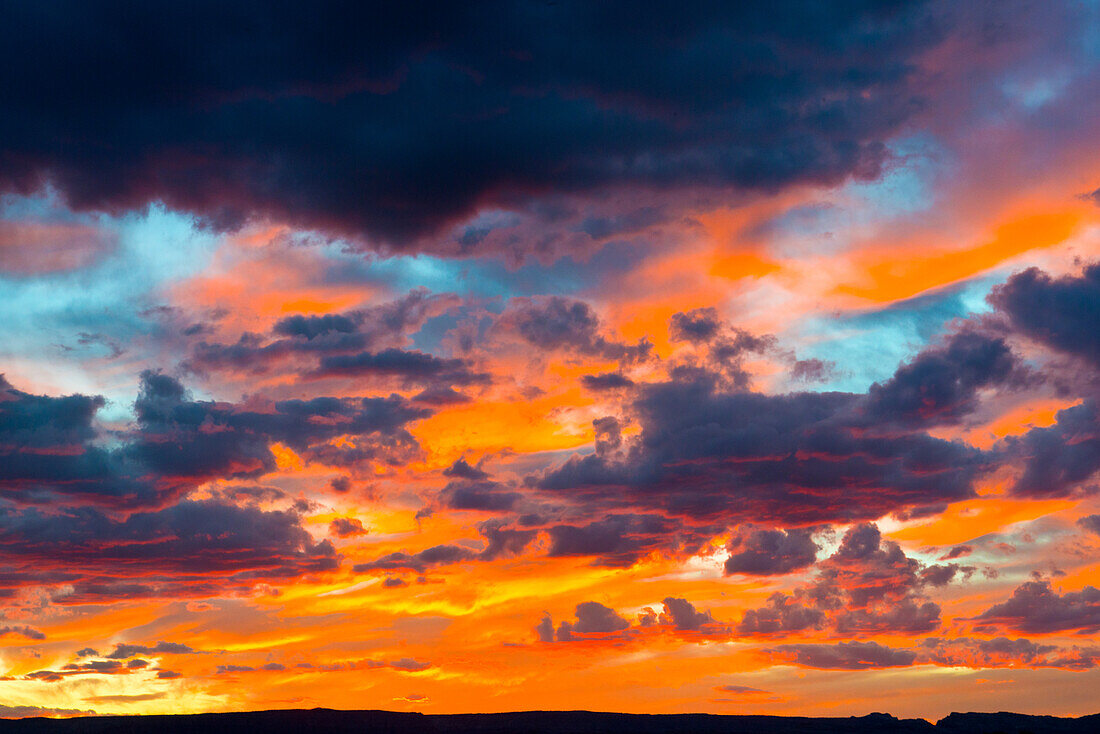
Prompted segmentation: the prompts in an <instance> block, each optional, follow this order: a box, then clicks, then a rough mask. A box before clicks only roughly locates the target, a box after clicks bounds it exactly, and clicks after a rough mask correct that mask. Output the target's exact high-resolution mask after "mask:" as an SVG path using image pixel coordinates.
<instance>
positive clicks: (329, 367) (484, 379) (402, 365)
mask: <svg viewBox="0 0 1100 734" xmlns="http://www.w3.org/2000/svg"><path fill="white" fill-rule="evenodd" d="M311 376H313V377H394V378H397V379H399V380H401V382H402V383H403V384H404V385H407V386H408V385H423V384H434V385H437V386H450V385H457V386H460V387H465V386H468V385H479V384H480V385H483V384H487V383H488V382H489V376H488V375H487V374H484V373H476V372H471V371H470V370H469V368H468V367H467V365H466V362H465V361H463V360H461V359H443V358H440V357H436V356H434V355H431V354H427V353H425V352H419V351H406V350H403V349H386V350H384V351H381V352H359V353H357V354H335V355H330V356H325V357H321V360H320V364H319V365H318V367H317V369H316V370H314V371H313V372H312V373H311Z"/></svg>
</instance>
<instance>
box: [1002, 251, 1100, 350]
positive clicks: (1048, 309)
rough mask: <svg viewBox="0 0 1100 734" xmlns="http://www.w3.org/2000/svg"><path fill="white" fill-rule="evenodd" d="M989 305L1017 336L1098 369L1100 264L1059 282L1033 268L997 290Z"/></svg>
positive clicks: (1010, 279) (1088, 267)
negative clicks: (1006, 321)
mask: <svg viewBox="0 0 1100 734" xmlns="http://www.w3.org/2000/svg"><path fill="white" fill-rule="evenodd" d="M989 301H990V303H992V304H993V305H994V306H996V307H997V308H998V309H999V310H1000V311H1002V312H1003V313H1004V314H1006V315H1007V316H1008V317H1009V319H1010V320H1011V323H1012V326H1013V327H1014V328H1015V329H1016V330H1017V331H1019V332H1021V333H1023V334H1025V335H1027V336H1028V337H1030V338H1032V339H1034V340H1035V341H1038V342H1041V343H1043V344H1045V345H1047V346H1049V347H1053V348H1054V349H1057V350H1059V351H1062V352H1065V353H1067V354H1073V355H1076V356H1078V357H1082V358H1084V359H1087V360H1089V361H1090V362H1091V363H1092V364H1093V365H1094V366H1096V367H1100V329H1097V328H1096V325H1097V324H1098V323H1100V263H1093V264H1090V265H1088V266H1087V267H1086V268H1085V269H1084V270H1083V272H1082V273H1081V275H1080V276H1073V275H1066V276H1062V277H1060V278H1052V277H1051V276H1050V275H1048V274H1047V273H1044V272H1043V271H1042V270H1039V269H1038V268H1029V269H1028V270H1025V271H1024V272H1022V273H1018V274H1016V275H1014V276H1012V277H1011V278H1009V280H1008V282H1007V283H1005V284H1004V285H1002V286H999V287H997V288H994V289H993V292H992V293H991V294H990V296H989Z"/></svg>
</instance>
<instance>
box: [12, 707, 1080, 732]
mask: <svg viewBox="0 0 1100 734" xmlns="http://www.w3.org/2000/svg"><path fill="white" fill-rule="evenodd" d="M1095 731H1100V714H1094V715H1091V716H1083V717H1079V718H1060V717H1055V716H1029V715H1026V714H1013V713H1006V712H1000V713H953V714H951V715H950V716H947V717H946V718H944V719H941V720H940V721H938V722H937V723H936V724H930V723H929V722H927V721H925V720H924V719H898V718H895V717H893V716H890V715H889V714H879V713H876V714H869V715H867V716H852V717H846V718H839V717H838V718H814V717H801V716H726V715H713V714H613V713H599V712H591V711H524V712H517V713H503V714H431V715H429V714H419V713H402V712H395V711H335V710H332V709H311V710H284V711H254V712H241V713H224V714H181V715H173V716H93V717H85V718H72V719H45V718H28V719H13V720H2V721H0V734H115V733H118V734H241V733H251V732H257V733H258V734H513V733H514V734H834V733H836V734H879V733H880V732H881V733H886V732H891V733H898V734H907V733H910V732H911V733H912V734H1076V733H1077V732H1080V733H1082V734H1084V733H1085V732H1095Z"/></svg>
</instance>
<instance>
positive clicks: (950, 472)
mask: <svg viewBox="0 0 1100 734" xmlns="http://www.w3.org/2000/svg"><path fill="white" fill-rule="evenodd" d="M637 394H638V397H637V399H636V400H635V401H634V403H633V405H632V412H633V416H634V418H635V419H636V420H637V422H638V423H639V424H640V425H641V428H642V430H641V435H640V436H639V437H638V438H636V439H632V440H631V441H630V443H629V444H628V445H626V446H625V447H624V450H623V451H622V452H615V453H611V452H604V453H602V454H600V453H597V454H587V455H581V454H578V455H575V456H573V457H572V458H570V459H569V460H568V461H566V462H565V463H564V464H562V465H560V466H559V467H557V468H555V469H553V470H551V471H549V472H547V473H546V474H544V475H542V476H541V477H538V478H537V479H536V480H535V482H536V485H537V486H538V487H540V488H541V489H543V490H545V491H546V492H548V493H550V494H552V495H555V496H560V497H563V498H564V497H571V498H576V499H583V500H584V501H587V502H590V503H593V506H594V507H602V508H607V509H615V508H618V507H643V508H652V509H660V510H663V511H664V512H669V513H673V514H675V515H680V516H685V517H689V518H694V519H696V520H715V519H723V520H725V521H726V522H737V521H738V520H751V521H754V522H759V523H763V524H777V525H788V526H789V525H807V524H816V523H822V522H829V521H837V522H851V521H853V520H859V519H871V518H877V517H880V516H882V515H884V514H887V513H890V512H897V511H900V510H903V509H905V508H921V507H936V506H941V505H943V504H945V503H947V502H952V501H956V500H960V499H965V498H968V497H971V496H973V483H974V481H975V479H976V478H977V477H979V476H981V475H982V474H983V473H984V472H986V471H988V470H989V469H990V468H991V466H992V465H993V457H991V456H989V455H986V454H984V453H983V452H982V451H979V450H977V449H974V448H970V447H968V446H965V445H964V444H961V443H957V442H951V441H945V440H942V439H938V438H934V437H932V436H929V435H927V434H925V433H922V432H919V431H897V430H894V431H882V432H878V431H874V430H869V429H868V426H867V419H866V418H865V417H864V416H862V415H861V411H862V408H863V407H864V406H865V405H866V401H865V398H864V397H863V396H860V395H854V394H849V393H792V394H786V395H763V394H758V393H748V392H742V391H738V390H734V391H728V390H727V389H725V388H724V387H722V380H721V379H720V378H718V377H716V376H714V375H713V374H711V373H709V372H705V371H701V370H694V371H691V372H690V373H688V374H680V373H676V374H674V377H673V379H672V380H670V381H668V382H663V383H655V384H649V385H645V386H642V387H640V388H639V389H638V390H637Z"/></svg>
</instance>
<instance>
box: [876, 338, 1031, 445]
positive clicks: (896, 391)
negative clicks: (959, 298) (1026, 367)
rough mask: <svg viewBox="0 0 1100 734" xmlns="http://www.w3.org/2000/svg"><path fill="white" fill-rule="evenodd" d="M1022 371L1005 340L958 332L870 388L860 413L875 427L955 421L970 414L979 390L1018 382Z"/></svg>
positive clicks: (975, 404) (924, 351) (975, 403)
mask: <svg viewBox="0 0 1100 734" xmlns="http://www.w3.org/2000/svg"><path fill="white" fill-rule="evenodd" d="M1020 371H1021V368H1020V366H1019V365H1018V364H1017V361H1016V358H1015V356H1014V355H1013V353H1012V351H1011V350H1010V349H1009V347H1008V344H1007V343H1006V342H1005V340H1004V338H1003V337H994V336H989V335H986V334H982V333H979V332H973V331H961V332H959V333H956V334H953V335H951V336H950V337H949V338H948V339H947V341H946V343H945V344H944V345H943V346H938V347H930V348H927V349H925V350H923V351H922V352H921V353H920V354H918V355H917V356H916V357H915V358H914V359H913V360H912V361H910V362H908V363H906V364H903V365H902V366H901V367H899V368H898V369H897V371H896V372H895V373H894V375H893V377H891V378H890V379H889V380H887V381H886V382H884V383H882V384H878V383H876V384H874V385H872V386H871V388H870V389H869V390H868V395H867V401H866V405H865V406H864V407H863V411H864V412H865V415H866V417H867V420H868V421H869V422H870V423H871V424H872V425H876V426H878V425H883V424H888V423H900V424H911V425H918V426H919V425H936V424H943V423H955V422H958V421H959V420H961V419H962V418H963V417H964V416H966V415H968V414H970V413H972V412H973V411H974V409H975V407H976V406H977V399H978V393H979V391H980V390H982V389H983V388H988V387H992V386H999V385H1004V384H1006V383H1009V382H1011V381H1012V380H1013V379H1014V378H1015V379H1017V380H1019V379H1020V378H1019V377H1017V374H1018V373H1019V372H1020Z"/></svg>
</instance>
